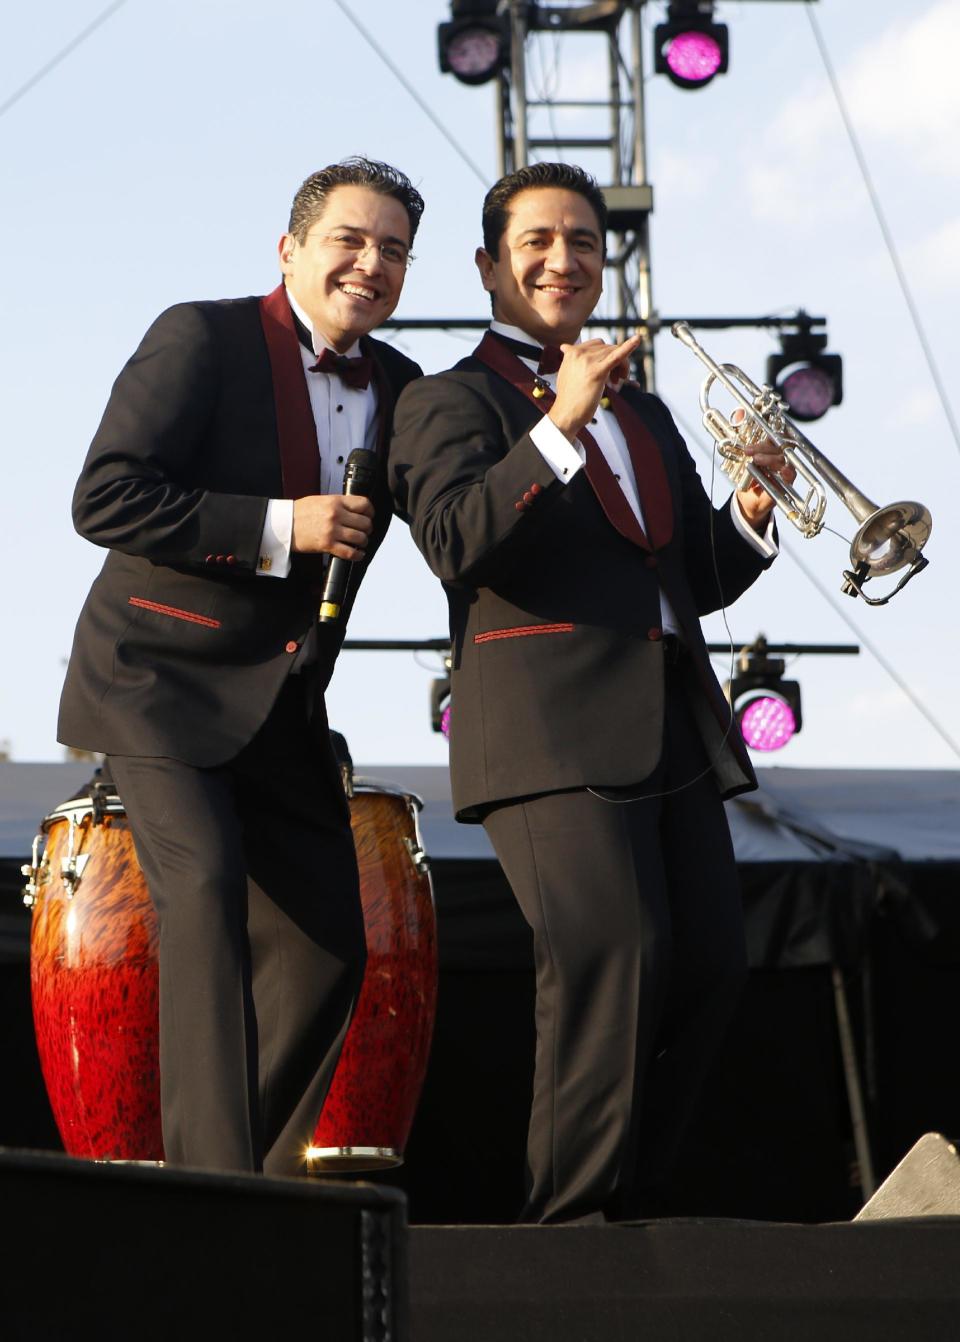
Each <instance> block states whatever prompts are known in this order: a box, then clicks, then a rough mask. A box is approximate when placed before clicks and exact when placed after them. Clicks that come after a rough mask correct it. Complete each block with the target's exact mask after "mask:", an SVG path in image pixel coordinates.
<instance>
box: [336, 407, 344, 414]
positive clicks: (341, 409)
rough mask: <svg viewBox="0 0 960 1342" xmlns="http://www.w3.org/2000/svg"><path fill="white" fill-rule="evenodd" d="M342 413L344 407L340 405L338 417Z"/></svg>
mask: <svg viewBox="0 0 960 1342" xmlns="http://www.w3.org/2000/svg"><path fill="white" fill-rule="evenodd" d="M342 411H343V406H342V405H338V406H337V414H338V415H339V414H341V413H342Z"/></svg>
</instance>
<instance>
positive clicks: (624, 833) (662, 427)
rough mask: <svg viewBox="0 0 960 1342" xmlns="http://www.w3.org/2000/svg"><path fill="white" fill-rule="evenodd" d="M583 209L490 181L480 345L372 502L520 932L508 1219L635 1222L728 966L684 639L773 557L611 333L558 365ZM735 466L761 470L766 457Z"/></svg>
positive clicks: (675, 1132) (724, 868) (584, 178)
mask: <svg viewBox="0 0 960 1342" xmlns="http://www.w3.org/2000/svg"><path fill="white" fill-rule="evenodd" d="M605 241H606V205H605V203H604V199H603V195H602V193H601V191H600V189H599V187H598V186H597V184H596V182H595V181H594V180H593V178H591V177H590V176H589V175H588V174H587V173H585V172H583V171H582V170H581V169H580V168H577V167H575V166H573V165H572V164H561V163H536V164H532V165H529V166H528V167H524V168H521V169H519V170H518V171H517V172H515V173H512V174H510V175H509V176H507V177H504V178H502V179H501V180H500V181H499V182H497V183H496V184H495V185H494V186H493V187H492V188H491V189H490V191H489V192H488V193H487V196H486V199H485V201H484V207H483V245H482V246H481V247H479V248H478V249H477V252H476V262H477V266H478V269H479V271H480V278H481V281H482V283H483V287H484V289H486V290H487V292H488V293H489V294H490V296H491V299H492V305H493V321H492V323H491V327H490V330H489V332H488V333H487V334H486V335H485V336H484V338H483V340H482V341H481V343H480V345H479V347H478V348H477V349H476V350H475V351H474V353H473V354H472V355H471V356H470V357H468V358H466V359H463V360H461V361H460V363H458V364H457V365H456V367H455V368H453V369H451V370H450V371H448V372H445V373H441V374H439V375H437V376H435V377H427V378H423V379H421V380H420V381H418V382H416V383H414V384H412V385H411V386H410V387H408V388H407V390H406V391H405V392H404V394H403V396H402V398H401V401H400V404H399V406H398V408H397V421H396V429H395V434H394V439H393V444H392V447H391V453H390V480H391V485H392V487H393V490H394V496H395V498H396V501H397V505H398V509H399V511H401V512H402V513H403V514H404V515H405V516H406V517H407V518H408V519H409V520H410V525H411V530H412V534H413V538H414V540H415V541H416V543H417V545H418V546H419V547H420V549H421V550H422V552H423V554H424V556H425V558H426V560H427V562H428V563H429V565H430V567H431V568H432V569H433V571H434V573H435V574H436V575H437V576H438V577H439V578H441V579H442V580H443V582H444V584H445V587H446V591H447V598H448V603H449V607H450V632H451V640H452V644H453V673H452V691H453V692H452V699H451V720H450V748H451V759H450V770H451V781H452V787H453V800H454V806H455V808H456V811H457V816H458V819H460V820H467V821H482V822H483V824H484V826H485V828H486V830H487V833H488V834H489V836H490V838H491V840H492V842H493V846H494V848H495V850H496V852H497V856H498V857H499V859H500V861H501V864H502V865H503V868H504V871H505V873H506V876H507V878H508V880H509V881H510V884H511V886H512V888H513V892H514V894H515V896H516V898H517V901H518V903H519V905H520V907H521V909H522V911H523V914H524V916H525V918H526V919H527V922H528V923H529V925H530V927H531V929H532V932H533V945H534V957H535V962H536V972H537V1005H536V1024H537V1054H536V1064H535V1074H534V1089H533V1103H532V1108H531V1117H530V1127H529V1135H528V1144H527V1162H528V1176H529V1179H528V1189H527V1194H528V1196H527V1202H526V1206H525V1208H524V1211H523V1219H525V1220H528V1221H535V1222H558V1221H570V1220H578V1219H584V1218H589V1219H595V1220H596V1219H604V1218H605V1219H613V1220H618V1219H624V1218H630V1217H636V1216H640V1215H645V1214H648V1213H650V1212H651V1211H652V1210H653V1209H654V1207H655V1206H656V1201H657V1199H658V1198H659V1196H660V1189H661V1187H662V1184H663V1182H664V1180H665V1179H667V1178H668V1176H669V1172H670V1166H671V1162H672V1161H673V1160H674V1159H675V1157H676V1153H677V1149H678V1145H679V1141H680V1139H681V1137H682V1135H683V1131H684V1125H685V1123H686V1121H687V1119H688V1118H689V1115H690V1113H691V1110H692V1106H693V1103H694V1101H695V1100H696V1097H697V1093H698V1090H699V1087H700V1084H701V1082H702V1080H703V1077H704V1074H705V1070H706V1067H707V1065H708V1063H709V1061H710V1059H711V1056H712V1054H713V1052H714V1050H715V1048H716V1045H717V1041H718V1039H719V1037H720V1035H721V1034H722V1031H723V1029H724V1027H725V1025H726V1022H727V1021H728V1020H729V1017H730V1013H731V1011H732V1009H733V1006H734V1004H735V1002H736V998H737V991H738V988H739V986H740V983H741V981H742V975H743V972H744V968H745V951H744V939H743V930H742V923H741V917H740V907H739V891H738V887H737V878H736V869H735V866H734V861H733V851H732V847H731V844H730V836H729V832H728V830H727V826H726V820H725V816H724V811H723V805H722V798H723V797H724V796H731V795H733V794H735V793H737V792H740V791H744V790H746V789H748V788H751V787H753V786H755V778H754V774H753V769H752V768H751V765H750V761H749V760H748V758H747V755H746V751H745V749H744V746H743V741H742V739H739V738H738V734H737V729H736V727H735V726H734V725H733V724H732V722H731V717H730V709H729V705H728V704H726V702H725V700H724V698H723V694H722V692H721V690H720V687H719V685H718V684H717V680H716V677H715V676H714V674H713V671H712V669H711V667H710V661H709V657H708V655H707V650H706V646H705V644H704V640H703V635H702V633H701V631H700V623H699V617H700V615H702V614H705V613H706V612H708V611H710V610H715V609H717V608H719V607H720V606H722V605H725V604H729V603H730V602H732V601H733V600H735V599H736V597H737V596H739V595H740V593H741V592H743V591H744V590H745V589H746V588H747V587H748V586H749V585H750V583H752V582H753V581H754V579H755V578H756V577H757V576H758V575H759V574H760V572H761V571H762V570H763V569H764V568H765V567H767V566H768V565H769V564H770V563H771V562H772V559H773V556H774V555H775V553H776V545H775V541H774V534H773V530H772V525H771V520H770V514H771V507H772V501H771V500H770V498H769V496H768V495H767V494H765V493H760V492H758V491H757V490H755V489H753V488H747V489H744V490H741V491H739V492H738V493H737V494H736V495H735V497H734V498H733V499H731V500H728V501H727V502H725V503H724V504H722V505H721V506H720V507H718V508H716V509H714V508H712V507H711V501H710V499H709V498H708V497H707V495H706V493H705V492H704V489H703V487H702V485H701V484H700V480H699V477H698V475H697V472H696V468H695V466H694V464H693V461H692V460H691V457H690V454H689V452H688V451H687V449H686V447H685V445H684V443H683V440H682V439H681V437H680V435H679V433H678V432H677V429H676V426H675V425H674V423H673V420H672V419H671V417H670V415H669V413H668V411H667V409H666V407H665V406H664V405H663V403H662V402H661V401H659V400H658V399H657V398H656V397H655V396H651V395H645V394H644V393H643V392H641V390H640V388H639V387H638V386H637V385H636V384H635V383H630V382H629V381H625V379H626V378H627V375H628V371H629V356H630V355H631V354H632V353H633V352H634V350H635V349H636V348H637V345H638V344H639V340H638V338H637V337H636V336H634V337H632V338H630V339H629V340H626V341H624V342H623V343H621V344H616V345H609V344H606V343H604V342H603V341H602V340H596V339H590V338H587V339H584V340H583V341H581V340H580V333H581V330H582V328H583V326H584V324H585V323H586V321H587V319H588V318H589V317H590V316H591V315H592V314H593V312H594V309H595V308H596V305H597V302H598V300H599V297H600V292H601V285H602V279H603V267H604V254H605ZM756 459H757V461H758V463H759V464H760V465H761V466H763V467H764V468H765V469H768V470H784V469H788V468H786V467H785V463H784V461H783V459H782V457H781V456H780V455H779V454H778V453H776V452H775V451H771V445H770V444H769V443H766V442H765V443H763V444H759V445H758V452H757V458H756Z"/></svg>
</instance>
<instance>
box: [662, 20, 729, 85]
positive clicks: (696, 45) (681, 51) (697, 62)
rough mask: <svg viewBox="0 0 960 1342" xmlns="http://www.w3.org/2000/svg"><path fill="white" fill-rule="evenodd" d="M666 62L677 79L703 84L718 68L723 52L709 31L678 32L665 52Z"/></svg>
mask: <svg viewBox="0 0 960 1342" xmlns="http://www.w3.org/2000/svg"><path fill="white" fill-rule="evenodd" d="M665 55H666V62H667V65H669V67H670V69H671V70H672V71H673V73H674V74H675V75H676V76H677V78H678V79H683V80H685V81H686V82H687V83H689V84H705V83H706V82H707V81H708V80H710V79H712V78H713V76H714V75H715V74H716V73H717V71H718V70H719V69H720V64H721V61H722V59H723V53H722V52H721V50H720V44H719V42H717V41H716V39H715V38H713V37H711V36H710V34H709V33H698V32H687V33H678V34H677V36H676V37H674V38H672V39H671V41H670V45H669V47H668V48H667V51H666V53H665Z"/></svg>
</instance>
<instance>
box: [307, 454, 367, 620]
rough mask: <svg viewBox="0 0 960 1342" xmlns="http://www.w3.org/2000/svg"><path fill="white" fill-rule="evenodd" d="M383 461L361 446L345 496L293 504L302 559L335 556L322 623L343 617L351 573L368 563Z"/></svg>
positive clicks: (350, 463) (351, 461) (349, 468)
mask: <svg viewBox="0 0 960 1342" xmlns="http://www.w3.org/2000/svg"><path fill="white" fill-rule="evenodd" d="M376 473H377V456H376V453H375V452H370V451H368V450H367V449H365V448H362V447H358V448H356V449H355V450H354V451H353V452H351V453H350V456H349V457H348V458H347V465H346V469H345V470H344V473H343V493H342V494H311V495H308V496H307V497H306V498H302V499H297V500H296V501H295V503H294V505H293V537H292V541H291V549H292V550H293V551H295V552H297V553H301V554H304V553H306V554H318V553H326V554H329V555H331V556H332V558H331V560H330V563H329V565H328V567H327V573H326V578H325V581H324V584H323V594H322V598H321V604H320V621H321V623H324V624H327V623H330V622H331V621H335V620H337V619H339V617H340V608H341V606H342V605H343V602H344V598H345V596H346V592H347V585H348V583H349V580H350V569H351V567H352V565H353V564H354V563H356V562H357V561H358V560H361V559H363V557H364V552H365V550H366V547H367V542H368V540H369V538H370V534H371V532H372V531H373V504H372V503H371V502H370V498H369V495H370V494H371V493H372V491H373V486H374V482H375V480H376Z"/></svg>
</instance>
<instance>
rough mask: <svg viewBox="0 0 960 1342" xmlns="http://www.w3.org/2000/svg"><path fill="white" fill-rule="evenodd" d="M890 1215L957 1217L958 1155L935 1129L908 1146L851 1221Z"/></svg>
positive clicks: (959, 1199) (959, 1212) (959, 1193)
mask: <svg viewBox="0 0 960 1342" xmlns="http://www.w3.org/2000/svg"><path fill="white" fill-rule="evenodd" d="M890 1216H960V1157H958V1155H957V1148H956V1147H955V1146H953V1145H951V1143H950V1142H948V1141H947V1139H946V1137H943V1136H941V1134H940V1133H939V1132H928V1133H927V1134H926V1135H925V1136H923V1137H921V1138H920V1140H919V1141H918V1142H917V1143H916V1145H914V1146H912V1147H911V1148H910V1150H909V1151H908V1152H907V1154H906V1155H905V1156H904V1158H903V1160H901V1162H900V1164H899V1165H897V1166H896V1168H895V1169H894V1170H893V1171H892V1172H891V1173H890V1174H889V1175H888V1176H887V1178H886V1179H885V1180H884V1181H883V1183H882V1184H881V1185H880V1187H879V1188H878V1189H877V1191H876V1192H875V1193H874V1195H873V1197H872V1198H871V1199H870V1200H869V1202H867V1203H866V1204H865V1205H864V1207H863V1208H862V1210H861V1211H860V1212H858V1214H857V1215H856V1216H855V1217H854V1220H856V1221H876V1220H880V1219H882V1218H884V1217H890Z"/></svg>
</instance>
